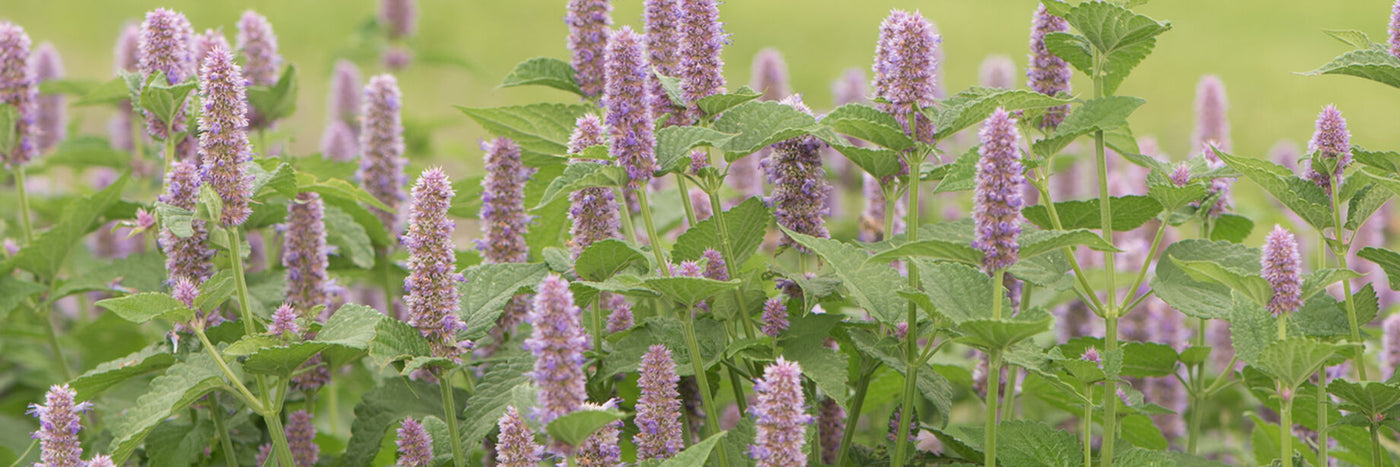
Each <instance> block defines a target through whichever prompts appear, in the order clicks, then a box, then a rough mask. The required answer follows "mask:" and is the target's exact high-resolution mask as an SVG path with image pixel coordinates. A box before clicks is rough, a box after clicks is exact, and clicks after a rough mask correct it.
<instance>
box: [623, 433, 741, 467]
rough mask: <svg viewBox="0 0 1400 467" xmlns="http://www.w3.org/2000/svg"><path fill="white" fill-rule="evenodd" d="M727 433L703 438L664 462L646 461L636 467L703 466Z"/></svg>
mask: <svg viewBox="0 0 1400 467" xmlns="http://www.w3.org/2000/svg"><path fill="white" fill-rule="evenodd" d="M728 434H729V432H728V431H721V432H719V433H715V434H714V435H711V436H710V437H709V438H705V440H704V441H701V442H698V443H695V444H692V445H690V447H687V448H685V450H683V451H681V452H678V453H676V455H675V456H672V457H670V458H668V459H666V460H656V459H648V460H644V461H641V462H639V463H637V467H688V466H692V465H704V464H705V461H706V460H707V459H709V458H710V452H712V451H714V450H715V446H716V445H718V444H719V442H720V440H723V439H724V437H725V435H728Z"/></svg>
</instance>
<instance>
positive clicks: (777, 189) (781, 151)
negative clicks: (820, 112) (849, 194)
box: [762, 95, 830, 253]
mask: <svg viewBox="0 0 1400 467" xmlns="http://www.w3.org/2000/svg"><path fill="white" fill-rule="evenodd" d="M783 103H784V104H787V105H790V106H792V107H793V108H796V109H797V110H800V111H803V112H806V113H809V114H810V113H812V111H811V110H809V109H808V108H807V106H806V105H803V103H802V98H801V97H800V96H798V95H793V96H791V97H788V98H787V99H784V100H783ZM823 146H824V143H822V142H821V140H819V139H817V138H816V137H814V136H800V137H797V138H793V139H790V140H787V141H783V142H780V143H777V144H774V145H773V152H772V154H771V155H770V156H769V157H768V158H767V159H764V160H763V162H762V165H763V167H764V169H765V171H766V172H767V173H768V181H769V182H770V183H772V184H773V192H772V194H771V195H769V198H768V203H769V204H770V205H771V206H772V207H773V215H774V217H777V218H778V225H781V226H783V227H786V228H788V229H789V230H792V231H794V232H797V233H801V234H806V235H811V236H813V237H820V238H827V237H829V235H828V234H827V231H826V219H825V218H824V216H825V215H826V214H827V200H826V197H827V196H829V195H830V193H829V192H828V190H827V181H826V171H825V170H823V169H822V158H821V149H822V147H823ZM780 243H781V244H783V245H789V246H792V247H794V248H796V249H797V250H798V251H801V252H804V253H805V252H807V249H806V247H803V246H801V245H799V244H797V242H795V241H793V240H792V239H790V238H788V237H787V236H786V235H784V236H783V238H782V240H781V241H780Z"/></svg>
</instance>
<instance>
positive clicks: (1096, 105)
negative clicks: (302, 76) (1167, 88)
mask: <svg viewBox="0 0 1400 467" xmlns="http://www.w3.org/2000/svg"><path fill="white" fill-rule="evenodd" d="M1055 34H1063V33H1055ZM1048 39H1049V37H1048V36H1047V46H1048V45H1049V43H1048ZM1146 102H1147V101H1145V100H1142V99H1139V98H1136V97H1128V96H1108V97H1100V98H1097V99H1090V100H1087V101H1084V103H1082V104H1080V105H1079V106H1077V107H1074V109H1073V110H1072V111H1070V113H1069V115H1066V116H1065V121H1064V122H1061V123H1060V125H1059V126H1058V127H1056V128H1055V132H1054V133H1053V134H1051V135H1050V136H1048V137H1046V138H1044V139H1041V140H1038V141H1036V142H1035V143H1033V144H1032V145H1031V149H1032V151H1034V152H1035V153H1036V154H1040V155H1041V156H1044V157H1049V156H1052V155H1055V154H1057V153H1059V152H1060V151H1061V150H1063V149H1064V148H1065V147H1066V146H1069V143H1071V142H1073V141H1074V140H1075V139H1076V138H1079V137H1080V136H1084V135H1087V134H1090V133H1093V132H1095V131H1110V130H1114V129H1117V128H1121V127H1123V126H1125V125H1127V124H1128V116H1129V115H1132V113H1133V111H1135V110H1137V108H1138V107H1141V106H1142V104H1144V103H1146Z"/></svg>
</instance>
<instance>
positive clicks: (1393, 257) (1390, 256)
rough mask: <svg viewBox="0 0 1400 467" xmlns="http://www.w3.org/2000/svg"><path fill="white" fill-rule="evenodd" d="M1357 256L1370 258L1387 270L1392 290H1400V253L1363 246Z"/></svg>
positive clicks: (1387, 277) (1383, 269)
mask: <svg viewBox="0 0 1400 467" xmlns="http://www.w3.org/2000/svg"><path fill="white" fill-rule="evenodd" d="M1356 256H1359V257H1362V258H1365V259H1367V260H1370V261H1371V262H1373V263H1376V265H1377V266H1380V267H1381V270H1382V271H1385V277H1386V280H1387V281H1388V282H1389V283H1390V290H1400V253H1396V252H1394V251H1391V250H1387V249H1384V248H1376V247H1366V248H1362V249H1361V251H1359V252H1357V253H1356Z"/></svg>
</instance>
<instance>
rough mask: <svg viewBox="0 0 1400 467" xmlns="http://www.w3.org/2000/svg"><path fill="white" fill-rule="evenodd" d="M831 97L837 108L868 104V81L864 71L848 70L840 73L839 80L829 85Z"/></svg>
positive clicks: (857, 69) (858, 69)
mask: <svg viewBox="0 0 1400 467" xmlns="http://www.w3.org/2000/svg"><path fill="white" fill-rule="evenodd" d="M831 95H832V96H833V103H835V104H836V105H837V106H842V105H846V104H855V103H861V102H870V81H868V80H866V78H865V70H861V69H860V68H849V69H847V70H846V71H845V72H843V73H841V78H840V79H838V80H836V82H834V83H832V84H831Z"/></svg>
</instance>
